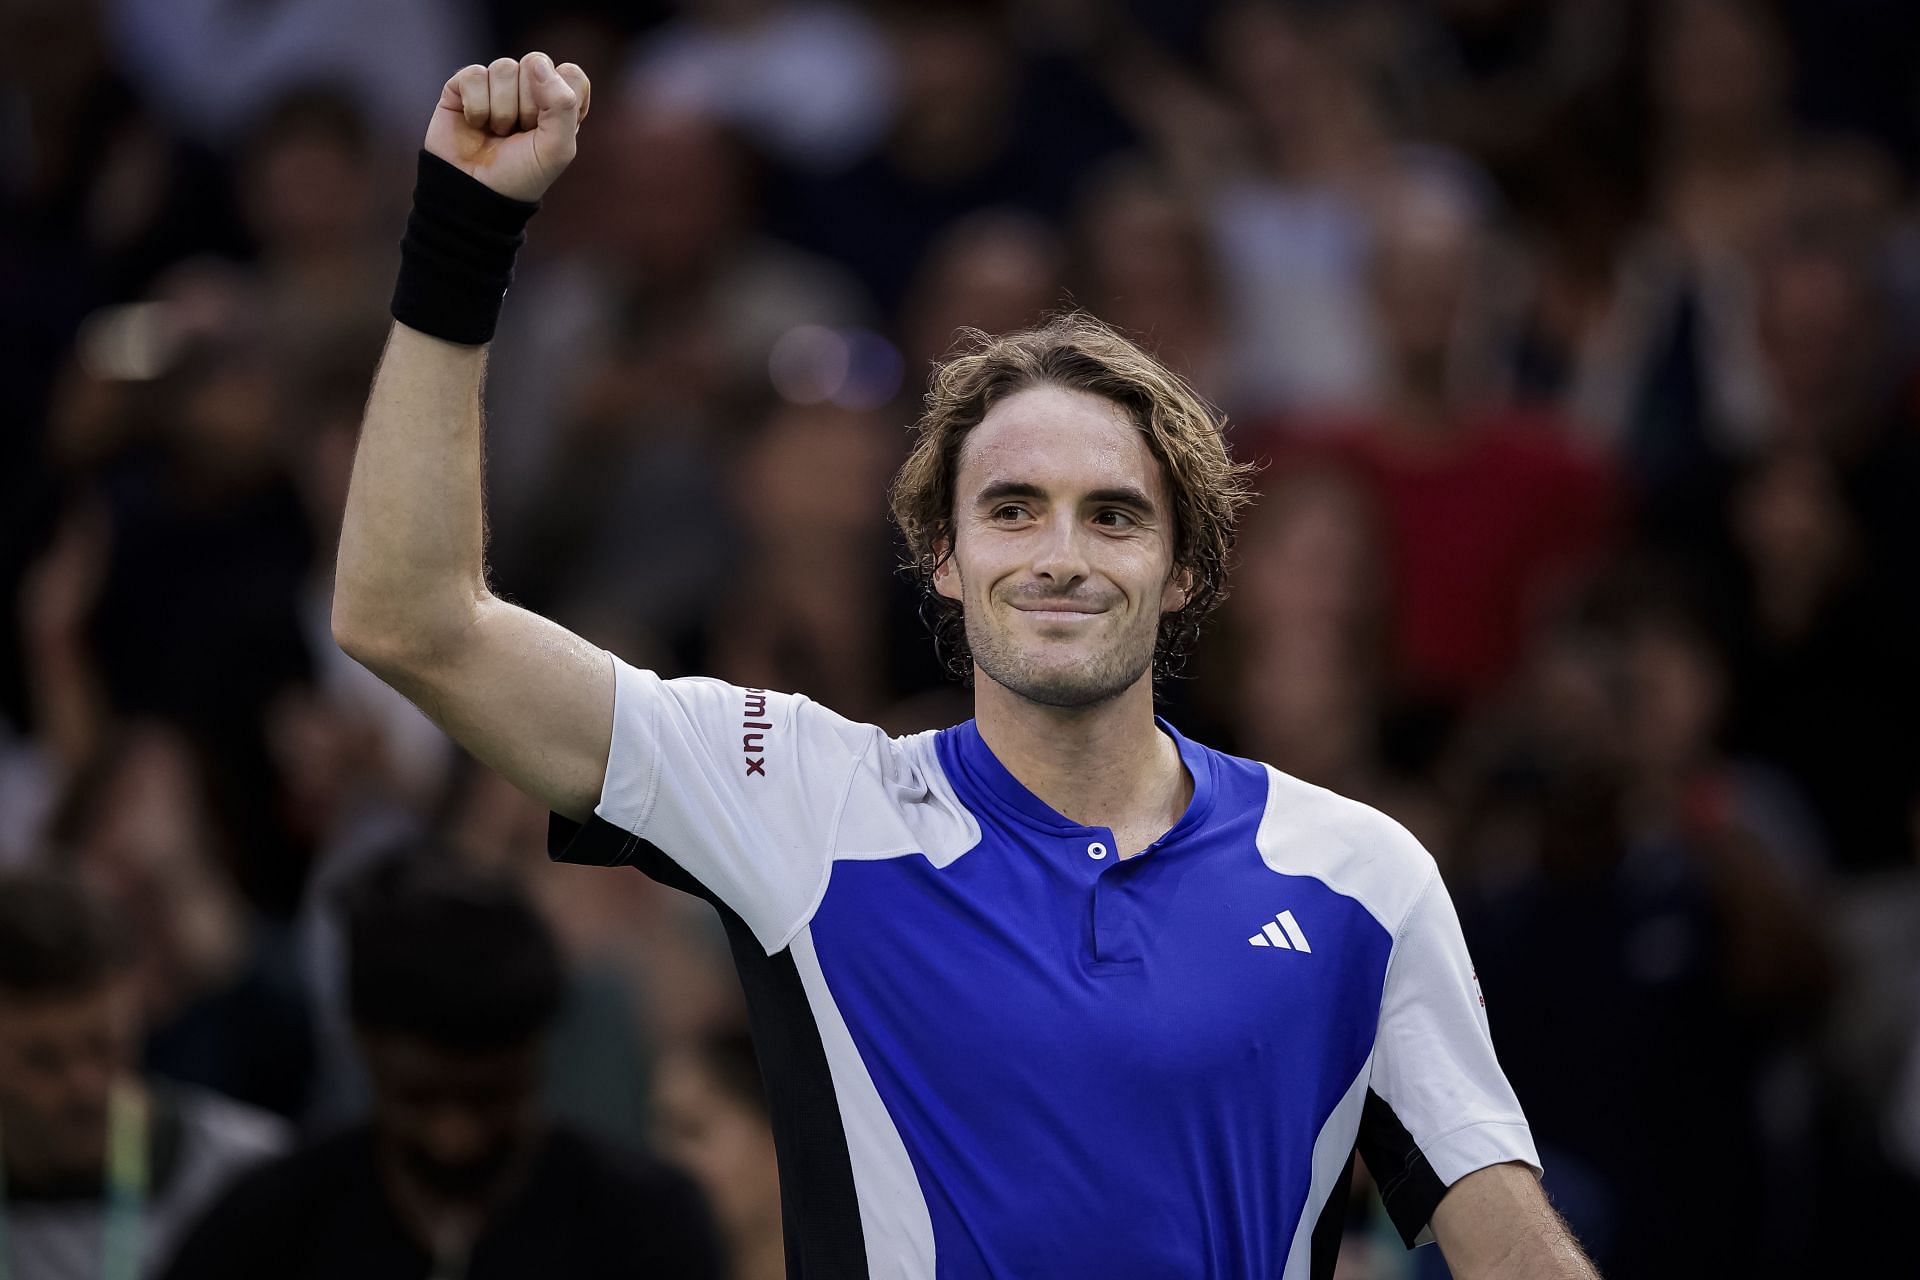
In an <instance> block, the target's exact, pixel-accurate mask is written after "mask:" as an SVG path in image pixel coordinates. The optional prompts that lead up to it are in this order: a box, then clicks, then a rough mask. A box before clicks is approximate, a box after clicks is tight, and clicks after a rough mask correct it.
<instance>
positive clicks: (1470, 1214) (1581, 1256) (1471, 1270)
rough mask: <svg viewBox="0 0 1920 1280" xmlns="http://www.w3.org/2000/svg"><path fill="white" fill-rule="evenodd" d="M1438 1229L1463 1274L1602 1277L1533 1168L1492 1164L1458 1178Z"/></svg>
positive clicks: (1539, 1279) (1482, 1279) (1536, 1279)
mask: <svg viewBox="0 0 1920 1280" xmlns="http://www.w3.org/2000/svg"><path fill="white" fill-rule="evenodd" d="M1433 1234H1434V1236H1435V1237H1436V1238H1437V1239H1438V1240H1439V1242H1440V1251H1441V1252H1442V1253H1444V1254H1445V1255H1446V1258H1447V1266H1448V1268H1449V1269H1450V1270H1451V1271H1452V1272H1453V1274H1454V1275H1455V1276H1456V1277H1457V1278H1458V1280H1599V1272H1598V1271H1596V1270H1595V1269H1594V1266H1593V1263H1591V1262H1589V1261H1588V1260H1587V1256H1586V1254H1585V1253H1584V1252H1582V1251H1581V1248H1580V1244H1579V1242H1578V1241H1577V1240H1575V1239H1574V1236H1573V1233H1572V1232H1571V1231H1569V1230H1568V1229H1567V1224H1566V1223H1565V1222H1564V1221H1563V1220H1562V1219H1561V1217H1560V1215H1559V1214H1558V1213H1555V1212H1554V1210H1553V1206H1552V1205H1550V1204H1549V1203H1547V1197H1546V1195H1545V1193H1544V1192H1543V1191H1542V1190H1541V1187H1540V1183H1539V1181H1538V1180H1537V1179H1536V1178H1535V1177H1534V1175H1533V1172H1532V1170H1530V1169H1528V1168H1527V1167H1526V1166H1524V1165H1521V1164H1497V1165H1489V1166H1488V1167H1487V1168H1485V1169H1480V1170H1477V1171H1476V1172H1474V1173H1470V1174H1468V1175H1467V1176H1466V1177H1464V1178H1462V1179H1461V1180H1460V1181H1458V1182H1456V1183H1455V1184H1454V1185H1453V1187H1452V1188H1451V1189H1450V1190H1449V1191H1448V1192H1447V1194H1446V1196H1445V1197H1444V1198H1442V1200H1441V1201H1440V1205H1439V1207H1438V1208H1437V1209H1435V1210H1434V1213H1433Z"/></svg>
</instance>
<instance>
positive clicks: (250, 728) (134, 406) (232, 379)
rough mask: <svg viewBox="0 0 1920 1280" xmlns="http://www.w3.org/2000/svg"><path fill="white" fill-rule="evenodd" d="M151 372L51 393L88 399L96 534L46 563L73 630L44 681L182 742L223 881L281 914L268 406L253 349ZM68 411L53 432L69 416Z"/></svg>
mask: <svg viewBox="0 0 1920 1280" xmlns="http://www.w3.org/2000/svg"><path fill="white" fill-rule="evenodd" d="M164 323H165V322H164V321H156V324H164ZM158 372H160V374H161V376H160V377H158V378H157V379H156V380H154V381H151V382H146V383H136V382H111V381H105V380H102V379H100V378H89V377H80V378H75V379H73V380H71V381H70V382H69V384H68V393H69V396H70V397H71V398H73V399H74V400H81V399H86V398H89V397H92V396H95V395H99V396H104V397H105V401H104V408H103V409H102V410H101V411H100V412H99V413H98V414H96V415H95V416H97V417H98V418H99V419H101V422H100V423H98V424H96V425H95V426H92V427H90V428H88V430H90V431H93V432H95V433H96V434H97V435H98V436H99V437H100V440H99V441H98V443H96V444H93V445H90V446H88V448H89V449H91V450H92V452H93V456H92V457H91V458H90V459H89V461H90V463H91V468H92V469H91V472H90V474H87V475H85V476H83V477H82V479H84V480H85V481H87V482H89V483H88V487H89V488H90V490H91V496H93V497H94V498H95V500H96V506H97V512H98V519H99V520H100V521H101V522H102V523H103V525H104V528H103V530H102V531H101V532H100V533H99V534H98V536H97V537H95V538H94V539H93V540H94V541H95V542H96V543H97V545H95V546H91V547H83V548H82V550H83V552H84V553H85V554H80V555H75V556H72V557H71V558H70V559H68V560H64V561H61V562H60V567H61V569H62V571H63V572H65V573H68V574H71V575H72V577H73V578H74V579H76V580H77V581H76V582H74V583H70V584H67V587H66V589H65V590H64V591H63V592H56V593H55V594H56V595H62V594H64V595H65V596H67V597H69V598H68V599H66V600H65V602H64V603H63V604H62V605H61V607H60V609H58V610H56V612H57V613H60V614H64V615H65V617H66V622H67V623H70V624H72V625H65V624H63V625H61V626H59V627H57V628H55V629H54V630H55V631H57V632H58V633H59V634H58V635H57V636H56V637H55V638H56V639H63V640H64V641H65V642H67V643H70V644H71V645H73V646H74V647H73V649H72V650H71V651H70V652H69V653H67V654H66V655H65V660H63V661H62V663H61V666H60V670H61V678H62V679H69V680H70V679H73V678H75V677H76V675H83V676H84V678H86V679H88V680H91V681H97V685H98V688H99V690H100V693H101V697H102V699H103V706H104V707H105V708H110V709H111V710H112V711H113V712H114V713H117V714H120V715H124V716H145V717H151V718H153V719H156V720H159V721H161V722H163V723H166V724H169V725H171V726H173V727H175V728H177V729H179V730H180V731H181V732H182V733H184V734H185V735H186V736H187V737H188V739H189V740H190V741H191V743H192V744H193V746H194V748H195V749H196V750H197V751H199V752H200V753H202V754H203V755H204V757H205V759H206V761H207V765H208V773H207V782H208V785H209V789H210V792H211V796H212V799H213V816H214V819H215V821H216V824H217V826H218V828H219V831H220V835H221V837H222V841H221V846H222V848H223V850H224V851H225V852H226V853H228V854H229V855H231V857H232V860H233V861H232V864H231V869H232V871H233V874H234V876H235V878H236V879H237V881H238V882H239V884H240V886H241V888H242V890H243V891H244V892H246V894H247V895H248V897H249V898H250V899H251V900H252V901H253V902H254V903H255V904H256V905H259V906H261V907H262V908H263V909H265V910H267V911H268V912H270V913H273V914H281V915H284V914H287V913H289V912H291V910H292V908H293V904H294V902H295V901H296V899H297V897H298V892H299V885H300V881H301V879H302V877H303V876H304V874H305V870H306V852H307V851H306V850H305V848H304V847H302V846H301V844H300V842H299V841H298V840H297V839H296V837H295V835H294V833H293V832H292V831H291V830H289V828H288V827H287V825H286V822H285V817H284V814H283V812H282V810H281V808H280V805H279V798H280V794H281V789H282V783H281V779H280V778H279V777H278V775H277V773H276V771H275V768H274V765H273V760H272V755H271V752H270V750H269V748H268V745H267V720H268V715H269V709H270V707H271V706H272V704H273V703H274V701H275V700H276V699H277V698H278V697H279V696H280V695H281V694H283V693H285V692H286V691H287V690H289V689H291V688H294V687H297V686H300V685H303V684H305V683H307V682H308V681H309V680H310V678H311V671H312V658H311V654H310V651H309V650H308V648H307V644H306V639H305V637H304V635H303V634H302V629H301V622H300V605H301V595H302V592H303V591H304V589H305V581H306V576H307V573H308V571H309V569H310V566H311V564H312V558H313V543H312V530H311V528H310V526H309V523H308V519H307V515H306V512H305V511H304V510H303V509H302V506H301V503H300V499H299V495H298V492H297V491H296V489H295V488H294V485H293V482H292V480H291V478H290V477H289V476H288V474H287V470H286V456H285V449H284V443H285V442H284V439H283V437H282V435H281V432H280V428H281V416H282V414H283V412H284V400H283V397H282V392H281V388H280V387H279V384H278V383H277V381H276V379H275V372H276V370H275V368H274V366H273V365H272V363H271V362H270V360H269V356H268V353H267V352H266V351H265V350H264V349H263V348H262V345H261V344H260V343H259V342H258V341H257V340H256V338H255V337H253V336H246V337H243V336H239V335H238V334H224V335H220V336H211V335H210V336H203V337H199V338H196V339H191V340H188V341H186V342H185V343H184V344H183V345H182V347H181V349H180V351H179V354H178V355H177V357H176V359H175V362H174V363H173V364H172V365H171V366H167V367H163V368H161V369H160V370H158ZM68 412H69V414H70V416H69V417H68V419H67V420H66V422H74V421H77V420H79V419H80V418H82V417H83V415H82V414H81V413H80V412H79V411H78V410H76V409H73V408H72V406H71V405H69V407H68ZM63 425H65V423H63ZM74 434H80V433H79V432H78V431H77V430H76V431H75V432H74ZM76 452H79V450H78V449H76ZM76 596H77V597H79V598H72V597H76ZM209 619H214V620H217V624H216V625H212V626H209V625H208V620H209ZM43 653H44V651H43ZM48 674H49V675H51V674H52V673H51V672H49V673H48Z"/></svg>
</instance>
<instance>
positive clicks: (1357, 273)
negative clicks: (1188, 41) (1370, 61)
mask: <svg viewBox="0 0 1920 1280" xmlns="http://www.w3.org/2000/svg"><path fill="white" fill-rule="evenodd" d="M1351 16H1352V14H1351V12H1350V11H1342V10H1339V9H1336V8H1334V7H1332V6H1321V7H1319V8H1317V9H1315V10H1306V9H1305V7H1304V6H1283V5H1279V4H1275V3H1271V2H1269V0H1254V2H1252V3H1237V4H1233V5H1229V6H1227V7H1226V8H1225V9H1224V10H1223V11H1222V12H1221V14H1220V17H1219V19H1218V20H1217V22H1216V25H1215V29H1214V32H1213V51H1214V61H1215V63H1216V64H1217V66H1218V67H1219V78H1220V80H1221V83H1222V87H1223V88H1224V89H1225V90H1226V92H1227V94H1228V95H1229V101H1230V102H1231V103H1232V104H1233V105H1234V106H1235V107H1236V108H1237V110H1238V113H1239V114H1238V115H1237V116H1234V117H1229V118H1227V119H1225V120H1220V121H1215V122H1214V123H1213V124H1210V125H1209V124H1207V123H1205V122H1204V119H1202V121H1201V122H1200V129H1199V131H1198V133H1197V134H1195V133H1193V132H1189V131H1177V132H1176V133H1175V134H1174V136H1173V137H1172V138H1170V139H1169V142H1170V143H1171V144H1172V154H1173V155H1174V156H1175V158H1176V160H1177V161H1178V159H1179V157H1182V156H1185V157H1188V159H1187V160H1186V161H1185V167H1186V168H1187V169H1188V170H1190V172H1189V173H1188V174H1187V175H1186V179H1185V185H1186V186H1187V188H1188V189H1189V190H1192V191H1195V192H1197V193H1198V194H1199V196H1200V198H1201V199H1202V200H1203V201H1204V204H1205V209H1206V217H1207V222H1208V225H1209V227H1210V230H1211V234H1212V237H1213V241H1214V245H1215V251H1216V253H1217V255H1218V258H1219V261H1220V266H1221V281H1222V285H1223V290H1224V295H1223V296H1224V301H1225V305H1226V308H1227V316H1228V319H1229V329H1228V332H1229V333H1230V334H1231V335H1232V342H1231V344H1230V358H1231V361H1232V369H1231V380H1230V384H1229V386H1228V387H1227V388H1226V389H1225V391H1224V393H1223V394H1224V397H1225V402H1226V404H1227V405H1228V407H1229V408H1230V409H1232V410H1233V411H1234V412H1235V414H1236V415H1237V416H1238V417H1239V418H1240V419H1241V420H1242V421H1246V420H1252V419H1259V418H1262V417H1266V416H1268V415H1271V414H1274V413H1277V412H1281V411H1286V410H1326V409H1328V408H1330V407H1339V408H1351V407H1353V406H1355V405H1358V404H1365V403H1368V402H1369V401H1370V400H1371V399H1372V397H1373V395H1374V393H1375V391H1376V389H1377V388H1378V386H1379V383H1380V373H1381V369H1380V358H1379V352H1378V351H1377V350H1376V348H1375V341H1374V336H1373V334H1372V332H1371V321H1370V319H1369V316H1368V307H1367V262H1368V255H1369V252H1370V250H1369V242H1370V239H1371V234H1370V223H1371V220H1372V218H1373V216H1374V210H1375V208H1376V206H1377V205H1378V203H1379V202H1380V200H1381V198H1382V196H1383V194H1385V192H1384V190H1383V188H1385V187H1387V186H1389V185H1390V180H1391V177H1392V174H1393V171H1394V155H1395V151H1396V146H1397V144H1396V140H1395V138H1394V137H1393V136H1392V135H1391V133H1390V132H1389V131H1388V122H1387V119H1386V117H1385V114H1384V110H1383V104H1382V102H1381V101H1380V99H1379V96H1378V94H1377V92H1376V87H1375V86H1374V85H1371V84H1369V83H1368V81H1367V78H1366V76H1365V74H1364V69H1363V68H1362V66H1360V65H1359V64H1357V63H1356V61H1355V59H1354V58H1353V57H1352V56H1350V53H1349V51H1348V50H1347V49H1345V48H1343V47H1342V44H1341V42H1340V40H1339V39H1338V36H1339V31H1340V23H1341V22H1342V20H1343V18H1346V17H1351ZM1179 118H1180V117H1179V116H1177V115H1176V116H1171V117H1169V120H1170V121H1173V120H1178V119H1179ZM1210 153H1211V154H1210Z"/></svg>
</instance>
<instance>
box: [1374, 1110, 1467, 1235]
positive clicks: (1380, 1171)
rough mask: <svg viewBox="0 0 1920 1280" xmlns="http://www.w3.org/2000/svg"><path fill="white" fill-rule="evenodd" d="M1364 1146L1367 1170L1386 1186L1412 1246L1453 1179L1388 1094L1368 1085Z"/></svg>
mask: <svg viewBox="0 0 1920 1280" xmlns="http://www.w3.org/2000/svg"><path fill="white" fill-rule="evenodd" d="M1359 1147H1360V1158H1361V1159H1363V1160H1365V1161H1366V1162H1367V1170H1368V1172H1370V1173H1372V1174H1373V1180H1374V1182H1375V1183H1376V1184H1378V1186H1379V1188H1380V1199H1381V1200H1382V1201H1383V1202H1384V1203H1385V1204H1386V1206H1387V1216H1388V1217H1389V1218H1392V1219H1393V1225H1394V1227H1395V1229H1396V1230H1398V1231H1399V1232H1400V1238H1401V1239H1402V1240H1403V1241H1405V1242H1406V1245H1407V1247H1408V1248H1409V1249H1411V1248H1412V1247H1413V1242H1414V1240H1415V1239H1416V1238H1417V1237H1418V1236H1419V1235H1420V1233H1421V1232H1422V1231H1423V1230H1425V1229H1426V1225H1427V1223H1428V1221H1429V1220H1431V1219H1432V1217H1433V1211H1434V1210H1435V1209H1437V1208H1439V1207H1440V1197H1442V1196H1444V1195H1446V1194H1447V1184H1446V1183H1444V1182H1442V1181H1440V1175H1439V1174H1437V1173H1435V1172H1434V1171H1433V1166H1432V1165H1430V1164H1428V1163H1427V1158H1426V1157H1425V1156H1423V1155H1421V1154H1420V1148H1419V1147H1418V1146H1417V1145H1415V1143H1414V1141H1413V1135H1412V1134H1410V1133H1408V1132H1407V1126H1406V1125H1404V1124H1401V1123H1400V1117H1399V1116H1397V1115H1395V1114H1393V1108H1392V1107H1390V1106H1388V1105H1387V1101H1386V1099H1385V1098H1382V1097H1381V1096H1380V1095H1379V1094H1377V1093H1375V1092H1374V1091H1373V1090H1371V1089H1369V1090H1367V1101H1366V1103H1365V1105H1363V1106H1362V1107H1361V1109H1360V1140H1359Z"/></svg>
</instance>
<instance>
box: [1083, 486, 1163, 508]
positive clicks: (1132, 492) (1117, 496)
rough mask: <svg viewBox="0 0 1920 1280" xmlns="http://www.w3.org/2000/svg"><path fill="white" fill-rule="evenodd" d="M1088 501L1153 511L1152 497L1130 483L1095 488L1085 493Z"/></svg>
mask: <svg viewBox="0 0 1920 1280" xmlns="http://www.w3.org/2000/svg"><path fill="white" fill-rule="evenodd" d="M1087 501H1088V502H1098V503H1105V504H1108V505H1111V506H1120V507H1132V508H1134V509H1135V510H1136V511H1143V512H1145V513H1147V514H1148V515H1152V514H1153V512H1154V511H1155V509H1156V508H1155V507H1154V505H1153V499H1152V498H1150V497H1148V496H1147V495H1146V493H1145V492H1144V491H1142V490H1140V489H1136V488H1134V487H1133V486H1132V485H1130V484H1128V485H1119V486H1116V487H1114V488H1110V489H1095V490H1094V491H1093V492H1092V493H1090V494H1088V495H1087Z"/></svg>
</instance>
